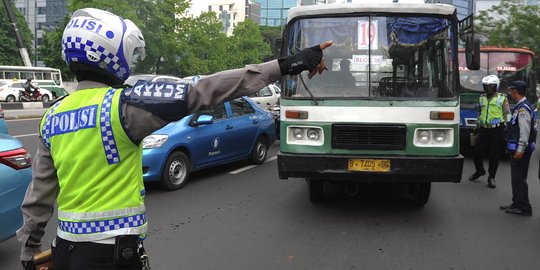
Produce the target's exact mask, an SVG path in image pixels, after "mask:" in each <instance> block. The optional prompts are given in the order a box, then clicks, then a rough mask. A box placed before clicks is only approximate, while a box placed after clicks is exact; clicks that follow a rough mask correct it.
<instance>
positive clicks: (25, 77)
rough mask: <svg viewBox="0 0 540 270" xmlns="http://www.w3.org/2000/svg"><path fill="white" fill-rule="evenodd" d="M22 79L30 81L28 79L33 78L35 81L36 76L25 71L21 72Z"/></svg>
mask: <svg viewBox="0 0 540 270" xmlns="http://www.w3.org/2000/svg"><path fill="white" fill-rule="evenodd" d="M19 78H20V79H28V78H31V79H33V78H34V74H33V72H31V71H23V72H21V77H19Z"/></svg>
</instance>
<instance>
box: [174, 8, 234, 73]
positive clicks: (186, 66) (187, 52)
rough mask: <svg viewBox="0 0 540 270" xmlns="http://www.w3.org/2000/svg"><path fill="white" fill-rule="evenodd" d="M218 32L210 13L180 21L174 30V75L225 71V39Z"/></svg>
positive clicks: (227, 60)
mask: <svg viewBox="0 0 540 270" xmlns="http://www.w3.org/2000/svg"><path fill="white" fill-rule="evenodd" d="M222 31H223V25H222V24H221V22H220V21H219V20H218V19H217V16H216V13H214V12H205V13H203V14H201V15H200V16H199V17H196V18H184V19H182V20H181V23H179V27H178V28H177V33H178V40H177V47H176V48H177V59H178V61H177V64H176V65H175V71H176V72H177V74H179V75H180V76H182V77H184V76H190V75H204V74H209V73H214V72H217V71H220V70H223V69H227V68H229V67H230V61H229V58H230V52H229V51H228V50H227V48H228V47H227V42H228V38H227V36H226V35H225V34H224V33H223V32H222Z"/></svg>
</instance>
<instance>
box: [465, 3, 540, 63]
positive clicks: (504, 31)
mask: <svg viewBox="0 0 540 270" xmlns="http://www.w3.org/2000/svg"><path fill="white" fill-rule="evenodd" d="M475 21H476V29H475V31H476V33H478V34H479V36H480V37H481V40H482V41H483V44H485V45H492V46H503V47H527V48H529V49H531V50H532V51H534V52H535V53H536V55H538V54H539V53H540V13H539V9H538V6H524V4H523V1H520V0H502V1H501V3H500V4H499V5H496V6H493V7H492V8H491V9H489V10H486V11H481V12H480V14H479V16H477V17H476V19H475Z"/></svg>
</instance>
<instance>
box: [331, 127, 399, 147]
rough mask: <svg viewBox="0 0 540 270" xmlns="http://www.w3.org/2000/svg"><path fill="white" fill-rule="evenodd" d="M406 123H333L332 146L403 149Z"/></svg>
mask: <svg viewBox="0 0 540 270" xmlns="http://www.w3.org/2000/svg"><path fill="white" fill-rule="evenodd" d="M406 132H407V128H406V126H405V125H353V124H334V125H332V148H334V149H351V150H360V149H362V150H403V149H405V137H406V136H405V135H406Z"/></svg>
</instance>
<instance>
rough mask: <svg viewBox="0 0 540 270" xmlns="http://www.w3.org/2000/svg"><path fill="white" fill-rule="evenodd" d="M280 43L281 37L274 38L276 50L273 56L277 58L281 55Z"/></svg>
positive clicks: (281, 42)
mask: <svg viewBox="0 0 540 270" xmlns="http://www.w3.org/2000/svg"><path fill="white" fill-rule="evenodd" d="M281 45H283V39H282V38H278V39H276V43H275V44H274V49H275V52H276V54H275V55H274V56H275V58H279V56H280V55H281Z"/></svg>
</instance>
